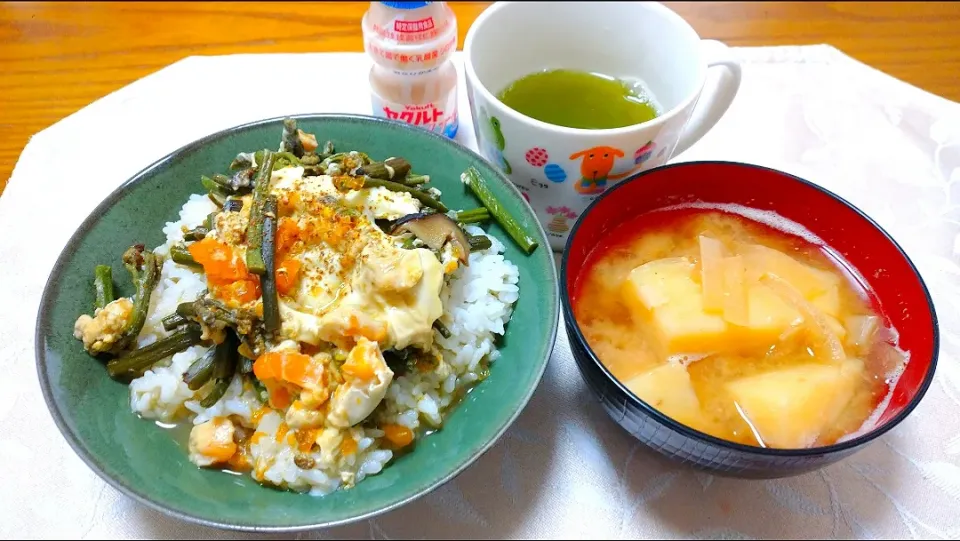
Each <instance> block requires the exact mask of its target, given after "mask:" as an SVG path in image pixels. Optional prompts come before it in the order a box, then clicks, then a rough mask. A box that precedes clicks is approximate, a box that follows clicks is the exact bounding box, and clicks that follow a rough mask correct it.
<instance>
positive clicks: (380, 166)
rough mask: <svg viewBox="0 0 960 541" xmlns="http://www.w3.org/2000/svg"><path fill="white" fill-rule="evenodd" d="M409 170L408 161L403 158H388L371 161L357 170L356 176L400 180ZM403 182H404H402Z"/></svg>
mask: <svg viewBox="0 0 960 541" xmlns="http://www.w3.org/2000/svg"><path fill="white" fill-rule="evenodd" d="M409 172H410V162H408V161H407V160H405V159H403V158H390V159H387V160H384V161H382V162H373V163H370V164H367V165H364V166H363V167H361V168H360V169H358V170H357V176H363V175H366V176H368V177H370V178H379V179H383V180H393V181H397V182H402V179H403V178H404V177H406V176H407V173H409ZM404 184H406V183H405V182H404Z"/></svg>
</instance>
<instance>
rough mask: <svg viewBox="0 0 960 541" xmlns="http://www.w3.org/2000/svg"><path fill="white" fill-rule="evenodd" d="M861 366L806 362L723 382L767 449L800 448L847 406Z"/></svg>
mask: <svg viewBox="0 0 960 541" xmlns="http://www.w3.org/2000/svg"><path fill="white" fill-rule="evenodd" d="M862 374H863V362H862V361H860V360H857V359H850V360H846V361H844V362H843V363H839V364H805V365H799V366H794V367H791V368H786V369H782V370H776V371H773V372H767V373H765V374H759V375H755V376H748V377H745V378H741V379H738V380H734V381H731V382H729V383H727V385H726V389H727V392H729V393H730V396H731V398H732V399H733V400H734V402H735V403H736V405H737V406H738V407H739V410H740V411H741V412H742V415H743V416H744V417H745V418H746V420H747V422H748V423H749V424H750V425H751V427H752V428H753V429H754V430H755V431H756V435H757V436H758V437H759V438H760V439H761V440H762V441H763V443H764V445H766V446H767V447H775V448H779V449H802V448H806V447H810V446H812V445H813V444H814V443H815V442H816V441H817V437H818V436H819V435H820V433H821V432H822V431H823V430H824V429H825V428H827V427H828V426H829V425H830V423H832V422H833V421H834V420H836V418H837V417H838V416H839V415H840V412H841V411H842V410H843V408H844V407H845V406H846V405H847V404H848V403H849V402H850V400H851V398H852V397H853V393H854V391H855V389H856V384H857V380H858V378H860V377H862Z"/></svg>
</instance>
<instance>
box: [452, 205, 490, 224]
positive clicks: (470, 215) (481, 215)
mask: <svg viewBox="0 0 960 541" xmlns="http://www.w3.org/2000/svg"><path fill="white" fill-rule="evenodd" d="M489 219H490V211H489V210H487V209H486V208H484V207H481V208H478V209H472V210H461V211H460V212H458V213H457V221H458V222H460V223H462V224H473V223H477V222H485V221H487V220H489Z"/></svg>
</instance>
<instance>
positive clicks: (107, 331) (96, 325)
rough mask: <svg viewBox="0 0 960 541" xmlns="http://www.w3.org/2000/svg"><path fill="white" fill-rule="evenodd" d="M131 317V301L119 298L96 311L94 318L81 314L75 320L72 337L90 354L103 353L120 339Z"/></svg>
mask: <svg viewBox="0 0 960 541" xmlns="http://www.w3.org/2000/svg"><path fill="white" fill-rule="evenodd" d="M132 315H133V301H132V300H130V299H129V298H127V297H121V298H119V299H117V300H115V301H113V302H111V303H110V304H108V305H106V306H104V307H103V308H101V309H99V310H97V311H96V313H95V314H94V317H90V316H88V315H87V314H83V315H82V316H80V317H79V318H77V322H76V323H74V325H73V337H74V338H76V339H77V340H83V348H84V349H86V350H87V351H89V352H90V353H92V354H94V355H96V354H98V353H103V352H104V351H107V350H109V349H110V348H111V347H112V346H113V344H114V343H116V341H117V340H119V339H120V336H121V335H122V334H123V330H124V328H126V326H127V322H128V321H130V316H132Z"/></svg>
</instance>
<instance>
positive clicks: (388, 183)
mask: <svg viewBox="0 0 960 541" xmlns="http://www.w3.org/2000/svg"><path fill="white" fill-rule="evenodd" d="M377 186H380V187H383V188H386V189H388V190H390V191H391V192H403V193H408V194H410V195H412V196H413V197H414V198H415V199H416V200H417V201H420V202H421V203H423V204H424V206H427V207H430V208H432V209H436V210H437V211H439V212H447V210H448V209H447V207H446V205H444V204H443V203H441V202H440V201H438V200H437V199H434V198H433V196H431V195H430V194H428V193H427V192H423V191H420V190H418V189H416V188H411V187H410V186H405V185H403V184H400V183H399V182H393V181H392V180H383V179H379V178H370V177H364V179H363V187H364V188H376V187H377Z"/></svg>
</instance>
